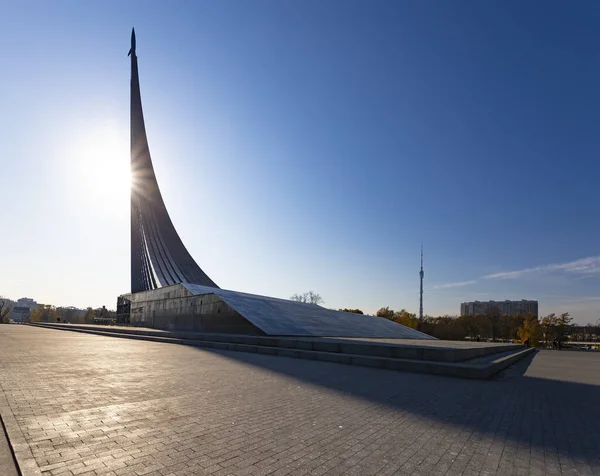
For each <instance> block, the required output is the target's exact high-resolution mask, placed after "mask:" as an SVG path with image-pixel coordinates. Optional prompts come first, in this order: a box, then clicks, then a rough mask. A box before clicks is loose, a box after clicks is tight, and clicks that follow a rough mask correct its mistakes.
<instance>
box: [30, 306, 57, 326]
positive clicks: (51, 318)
mask: <svg viewBox="0 0 600 476" xmlns="http://www.w3.org/2000/svg"><path fill="white" fill-rule="evenodd" d="M30 320H31V322H57V321H58V312H57V311H56V308H55V307H54V306H51V305H50V304H40V305H38V307H36V308H35V309H32V310H31V313H30Z"/></svg>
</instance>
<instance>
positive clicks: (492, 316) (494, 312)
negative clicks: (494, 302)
mask: <svg viewBox="0 0 600 476" xmlns="http://www.w3.org/2000/svg"><path fill="white" fill-rule="evenodd" d="M485 316H486V317H487V320H488V322H489V323H490V331H491V336H490V337H491V338H492V341H495V340H496V338H497V337H498V333H499V330H500V321H501V319H502V316H501V315H500V310H499V309H498V308H497V307H491V308H489V309H486V311H485Z"/></svg>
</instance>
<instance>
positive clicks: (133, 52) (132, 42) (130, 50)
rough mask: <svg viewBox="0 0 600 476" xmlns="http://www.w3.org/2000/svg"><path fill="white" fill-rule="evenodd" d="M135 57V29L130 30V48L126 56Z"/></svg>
mask: <svg viewBox="0 0 600 476" xmlns="http://www.w3.org/2000/svg"><path fill="white" fill-rule="evenodd" d="M131 55H133V56H135V28H132V29H131V48H130V49H129V53H127V56H131Z"/></svg>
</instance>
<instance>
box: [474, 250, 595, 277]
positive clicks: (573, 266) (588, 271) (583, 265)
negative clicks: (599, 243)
mask: <svg viewBox="0 0 600 476" xmlns="http://www.w3.org/2000/svg"><path fill="white" fill-rule="evenodd" d="M554 271H565V272H567V273H579V274H585V275H592V274H600V256H590V257H588V258H581V259H578V260H575V261H569V262H568V263H558V264H547V265H545V266H536V267H535V268H525V269H520V270H517V271H505V272H501V273H494V274H488V275H487V276H483V279H516V278H520V277H521V276H523V275H525V274H532V273H551V272H554Z"/></svg>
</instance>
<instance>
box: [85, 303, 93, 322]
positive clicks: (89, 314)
mask: <svg viewBox="0 0 600 476" xmlns="http://www.w3.org/2000/svg"><path fill="white" fill-rule="evenodd" d="M83 320H84V321H85V323H86V324H93V323H94V310H93V309H92V308H91V307H88V308H87V309H86V311H85V315H84V316H83Z"/></svg>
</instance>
